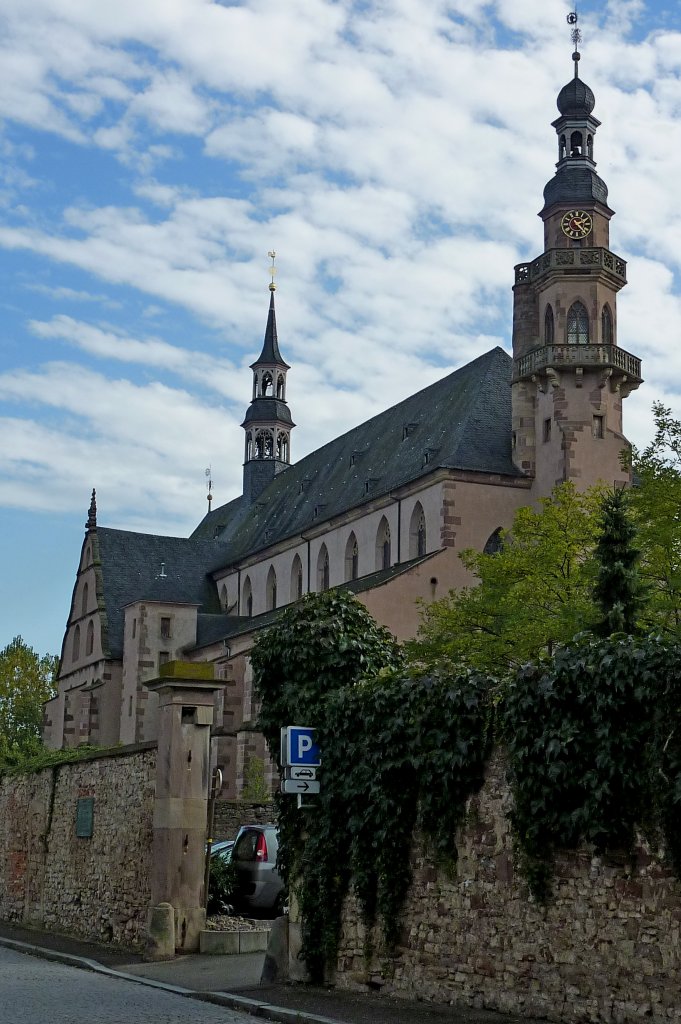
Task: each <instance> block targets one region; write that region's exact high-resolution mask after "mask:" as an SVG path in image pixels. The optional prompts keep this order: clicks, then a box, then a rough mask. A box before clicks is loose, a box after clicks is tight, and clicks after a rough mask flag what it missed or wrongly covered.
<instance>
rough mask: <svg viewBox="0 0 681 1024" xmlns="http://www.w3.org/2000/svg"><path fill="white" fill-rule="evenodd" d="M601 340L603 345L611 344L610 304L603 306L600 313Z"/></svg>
mask: <svg viewBox="0 0 681 1024" xmlns="http://www.w3.org/2000/svg"><path fill="white" fill-rule="evenodd" d="M601 341H602V342H603V344H604V345H612V313H611V312H610V306H608V305H605V306H603V312H602V313H601Z"/></svg>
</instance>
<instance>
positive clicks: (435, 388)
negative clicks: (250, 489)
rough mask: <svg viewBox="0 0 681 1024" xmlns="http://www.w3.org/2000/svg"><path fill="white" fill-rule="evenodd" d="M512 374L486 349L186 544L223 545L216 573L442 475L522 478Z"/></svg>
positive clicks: (225, 512) (497, 352)
mask: <svg viewBox="0 0 681 1024" xmlns="http://www.w3.org/2000/svg"><path fill="white" fill-rule="evenodd" d="M511 368H512V359H511V357H510V356H509V355H508V354H507V353H506V352H504V350H503V349H501V348H499V347H497V348H494V349H492V350H491V351H490V352H487V353H485V355H482V356H479V357H478V358H477V359H474V360H473V361H472V362H471V363H468V364H467V365H466V366H463V367H461V368H460V369H458V370H455V371H454V372H453V373H451V374H449V375H448V376H446V377H444V378H442V379H441V380H439V381H436V383H434V384H431V385H430V386H429V387H427V388H424V389H423V390H422V391H419V392H417V393H416V394H415V395H411V396H410V397H409V398H406V399H405V400H404V401H402V402H399V403H398V404H397V405H394V406H392V408H390V409H386V410H385V412H382V413H379V415H377V416H374V417H373V418H372V419H370V420H367V421H366V423H363V424H361V425H360V426H358V427H355V428H354V429H353V430H350V431H348V433H346V434H343V435H342V436H341V437H337V438H335V439H334V440H333V441H330V442H329V443H328V444H326V445H324V446H323V447H322V448H319V449H317V451H314V452H312V453H311V454H310V455H307V456H306V457H305V458H304V459H301V460H300V461H299V462H297V463H295V464H294V465H293V466H291V467H289V468H288V469H286V470H284V471H283V472H282V473H280V474H279V475H278V476H276V477H275V479H274V480H273V481H272V482H271V483H270V484H269V485H268V486H267V487H266V488H265V490H264V491H263V492H262V493H261V494H260V496H259V498H258V500H257V501H256V502H255V504H254V505H253V506H252V507H251V508H250V509H248V508H245V507H244V502H243V499H236V500H235V501H231V502H229V503H228V504H227V505H223V506H221V507H219V508H217V509H215V510H214V511H213V512H211V513H209V514H208V515H207V516H206V517H205V518H204V519H203V520H202V522H201V523H200V524H199V525H198V527H197V528H196V530H195V531H194V533H193V534H192V537H193V538H195V539H201V538H204V539H205V538H213V537H219V538H220V539H221V540H222V541H224V542H225V543H226V544H227V545H228V547H229V559H228V560H225V561H224V562H222V563H220V562H219V560H218V561H216V563H215V565H214V568H215V569H218V568H221V567H222V566H224V565H228V564H232V563H234V562H236V561H238V560H240V559H243V558H244V557H246V556H247V555H250V554H253V553H255V552H257V551H258V550H260V549H262V548H263V547H265V546H269V545H271V544H274V543H276V542H277V541H279V540H283V539H285V538H287V537H291V536H296V535H298V534H300V533H301V532H303V531H304V530H306V529H309V528H310V527H311V526H313V525H315V524H317V523H322V522H323V521H325V520H327V519H329V518H331V517H333V516H336V515H339V514H340V513H342V512H345V511H348V510H350V509H352V508H355V507H357V506H359V505H362V504H364V503H365V502H366V501H369V500H370V499H371V498H376V497H380V496H382V495H386V494H389V493H390V492H391V491H392V490H394V489H395V488H397V487H401V486H403V485H405V484H408V483H411V482H413V481H415V480H418V479H420V478H422V477H424V476H426V475H430V474H431V473H432V472H433V471H434V470H435V469H437V468H439V467H445V468H450V469H459V470H471V471H474V472H482V473H493V474H501V475H506V476H519V475H521V474H520V473H519V471H518V470H517V469H516V467H515V466H514V465H513V462H512V458H511V389H510V384H511ZM426 460H427V461H426Z"/></svg>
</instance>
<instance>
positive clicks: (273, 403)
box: [241, 254, 295, 505]
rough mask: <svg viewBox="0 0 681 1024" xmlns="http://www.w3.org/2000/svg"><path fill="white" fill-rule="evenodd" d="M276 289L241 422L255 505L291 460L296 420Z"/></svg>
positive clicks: (248, 488) (249, 495)
mask: <svg viewBox="0 0 681 1024" xmlns="http://www.w3.org/2000/svg"><path fill="white" fill-rule="evenodd" d="M270 255H271V256H272V258H274V257H273V254H270ZM273 269H274V268H273ZM275 289H276V285H275V283H274V280H273V281H272V283H271V284H270V308H269V313H268V315H267V327H266V329H265V340H264V342H263V346H262V352H261V353H260V355H259V356H258V358H257V359H256V361H255V362H254V363H251V370H253V395H252V399H251V404H250V405H249V407H248V409H247V410H246V416H245V418H244V421H243V423H242V424H241V426H242V427H243V428H244V430H245V432H246V450H245V458H244V491H243V493H244V500H245V502H246V504H247V505H252V504H253V502H255V501H256V500H257V498H258V496H259V495H260V494H261V492H262V491H264V489H265V488H266V487H267V485H268V484H269V483H271V481H272V480H274V478H275V476H277V474H278V473H281V472H282V470H284V469H287V468H288V466H289V465H290V464H291V431H292V430H293V428H294V426H295V423H294V422H293V420H292V419H291V413H290V411H289V407H288V405H287V403H286V372H287V370H290V366H289V365H288V363H286V362H284V360H283V359H282V355H281V352H280V351H279V340H278V338H277V320H276V315H275V311H274V292H275Z"/></svg>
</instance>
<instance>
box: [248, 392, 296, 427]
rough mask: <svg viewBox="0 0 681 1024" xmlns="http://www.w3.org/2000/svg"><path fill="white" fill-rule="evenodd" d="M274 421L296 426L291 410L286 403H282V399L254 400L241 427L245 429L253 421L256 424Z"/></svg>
mask: <svg viewBox="0 0 681 1024" xmlns="http://www.w3.org/2000/svg"><path fill="white" fill-rule="evenodd" d="M273 420H278V421H279V423H287V424H288V425H289V426H291V427H294V426H295V423H294V422H293V420H292V419H291V410H290V409H289V407H288V405H287V404H286V402H282V401H281V399H280V398H254V399H253V401H252V402H251V404H250V405H249V407H248V409H247V410H246V415H245V416H244V421H243V423H242V424H241V426H242V427H245V426H247V425H248V424H249V423H252V422H253V421H255V422H256V423H268V422H269V423H271V422H272V421H273Z"/></svg>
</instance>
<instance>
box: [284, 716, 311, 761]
mask: <svg viewBox="0 0 681 1024" xmlns="http://www.w3.org/2000/svg"><path fill="white" fill-rule="evenodd" d="M286 738H287V743H286V745H285V749H286V761H287V764H288V765H290V766H291V767H294V766H298V765H300V766H305V767H307V768H317V767H318V766H319V764H320V758H319V747H318V746H317V744H316V743H315V735H314V729H310V728H308V727H307V726H304V725H289V727H288V729H287V730H286Z"/></svg>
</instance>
